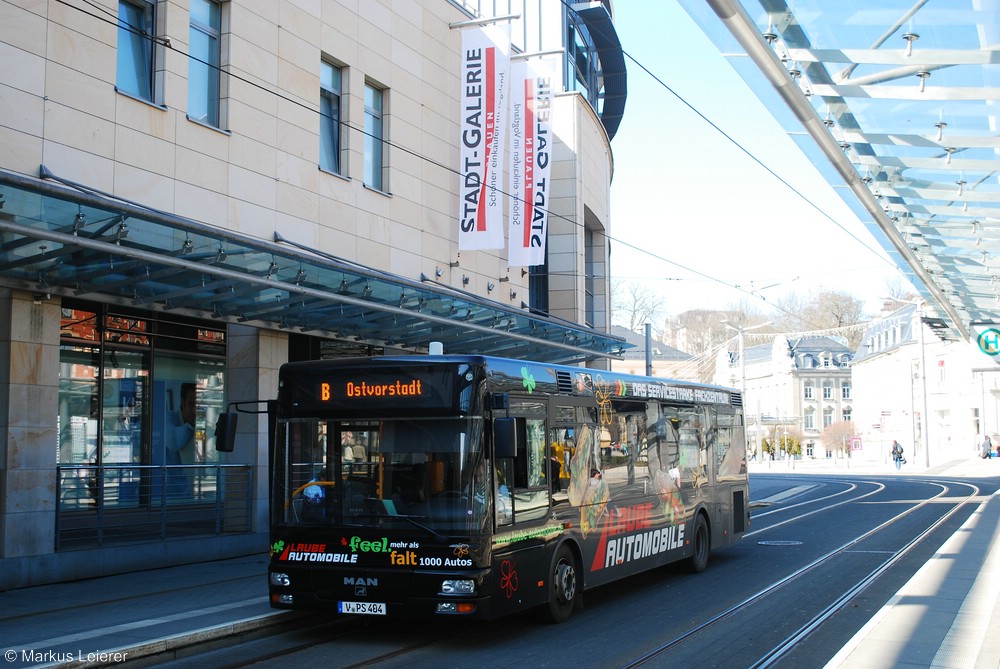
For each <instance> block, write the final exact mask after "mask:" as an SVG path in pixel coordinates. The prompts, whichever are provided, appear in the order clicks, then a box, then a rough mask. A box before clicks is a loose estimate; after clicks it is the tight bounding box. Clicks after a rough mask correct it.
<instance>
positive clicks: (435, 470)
mask: <svg viewBox="0 0 1000 669" xmlns="http://www.w3.org/2000/svg"><path fill="white" fill-rule="evenodd" d="M482 430H483V420H482V418H481V417H461V418H417V419H414V418H408V419H405V420H364V421H358V420H352V421H337V420H327V419H294V420H280V421H279V422H278V425H277V440H276V449H275V463H274V464H275V471H276V472H278V471H281V472H283V475H282V476H280V477H276V478H275V481H274V483H275V489H274V491H273V494H274V499H275V500H277V499H283V500H284V502H283V516H282V517H281V522H282V523H284V524H287V525H293V526H295V525H301V526H317V525H319V526H332V525H351V526H372V527H395V528H404V527H406V528H410V529H413V528H417V529H418V531H419V530H422V531H425V532H427V533H429V534H430V535H431V536H432V537H434V538H437V539H444V538H445V537H446V536H454V535H469V534H474V533H479V532H483V531H486V530H487V529H488V519H489V518H490V513H489V498H490V496H489V480H490V478H489V474H488V468H487V466H486V459H485V457H484V454H483V452H482V443H483V438H482V437H483V435H482Z"/></svg>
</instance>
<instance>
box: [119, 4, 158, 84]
mask: <svg viewBox="0 0 1000 669" xmlns="http://www.w3.org/2000/svg"><path fill="white" fill-rule="evenodd" d="M125 9H131V10H133V11H138V12H140V13H141V16H129V15H127V14H126V15H125V16H123V10H125ZM157 12H158V7H157V0H118V21H117V25H118V35H117V43H116V56H115V58H116V61H115V90H116V91H118V92H119V93H123V94H125V95H128V96H130V97H133V98H136V99H137V100H142V101H144V102H149V103H150V104H157V97H158V96H157V67H158V59H157V56H158V54H157V47H158V46H159V44H158V42H157V40H156V36H157V29H158V21H157V18H158V17H157ZM135 18H137V19H139V20H140V21H141V23H142V25H141V26H138V25H136V24H134V23H132V22H131V21H132V19H135ZM123 37H124V38H125V39H124V40H123V39H122V38H123ZM129 56H131V57H129ZM126 72H127V73H128V74H129V75H130V79H129V80H128V81H126V80H125V78H124V77H123V75H124V74H125V73H126Z"/></svg>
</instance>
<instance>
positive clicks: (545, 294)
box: [528, 248, 549, 314]
mask: <svg viewBox="0 0 1000 669" xmlns="http://www.w3.org/2000/svg"><path fill="white" fill-rule="evenodd" d="M528 306H530V307H531V308H532V309H534V310H536V311H540V312H542V313H546V314H547V313H548V312H549V250H548V248H546V249H545V262H544V263H543V264H541V265H532V266H531V267H529V268H528Z"/></svg>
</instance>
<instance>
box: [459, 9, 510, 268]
mask: <svg viewBox="0 0 1000 669" xmlns="http://www.w3.org/2000/svg"><path fill="white" fill-rule="evenodd" d="M460 78H461V79H460V80H461V82H462V84H461V85H462V93H461V105H462V110H461V129H460V131H461V138H460V140H461V155H460V160H461V165H460V168H459V172H460V175H461V176H460V179H461V185H460V188H459V193H460V196H461V201H460V203H459V236H458V248H459V250H460V251H466V250H468V251H475V250H486V249H502V248H503V208H502V203H503V198H502V195H503V189H504V183H503V178H504V150H505V147H506V146H507V142H506V133H507V124H508V121H507V106H508V104H509V102H510V100H509V98H510V95H509V89H510V39H509V37H508V36H507V35H506V34H505V33H504V32H503V31H501V30H500V29H498V28H496V27H495V26H489V27H485V28H467V29H465V30H464V31H462V72H461V74H460Z"/></svg>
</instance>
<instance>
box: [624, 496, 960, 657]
mask: <svg viewBox="0 0 1000 669" xmlns="http://www.w3.org/2000/svg"><path fill="white" fill-rule="evenodd" d="M928 483H931V484H933V485H940V486H941V491H940V492H939V493H938V494H937V495H934V496H932V497H931V498H929V499H925V500H922V501H921V502H920V503H919V504H915V505H913V506H911V507H909V508H907V509H906V510H904V511H902V512H901V513H898V514H896V515H894V516H892V517H891V518H889V519H887V520H885V521H884V522H882V523H880V524H878V525H877V526H875V527H873V528H872V529H870V530H868V531H866V532H864V533H862V534H860V535H858V536H857V537H854V538H853V539H851V540H850V541H847V542H845V543H843V544H841V545H840V546H837V547H836V548H834V549H833V550H830V551H827V552H826V553H824V554H823V555H821V556H820V557H818V558H816V559H814V560H812V561H811V562H809V563H808V564H806V565H804V566H802V567H799V568H798V569H796V570H795V571H793V572H791V573H790V574H788V575H786V576H784V577H782V578H780V579H779V580H777V581H775V582H773V583H771V584H769V585H768V586H766V587H764V588H762V589H760V590H758V591H757V592H756V593H754V594H752V595H751V596H749V597H746V598H744V599H743V600H742V601H740V602H738V603H736V604H734V605H733V606H731V607H729V608H727V609H726V610H725V611H723V612H721V613H719V614H717V615H715V616H713V617H711V618H709V619H707V620H705V621H703V622H701V623H700V624H698V625H696V626H694V627H692V628H691V629H689V630H687V631H685V632H684V633H683V634H681V635H679V636H677V637H674V638H673V639H670V640H669V641H667V642H665V643H663V644H660V645H658V646H656V647H655V648H653V649H651V650H649V651H647V652H645V653H643V654H642V655H641V656H639V657H637V658H635V659H634V660H632V661H630V662H627V663H625V664H623V665H621V669H631V668H633V667H641V666H643V665H646V664H649V663H650V662H652V661H653V660H656V659H657V658H660V657H662V656H663V655H665V654H666V653H667V652H669V651H671V650H672V649H674V648H676V647H678V646H680V645H681V644H684V643H685V642H687V641H689V640H691V639H693V638H695V637H697V636H698V635H701V634H704V633H707V632H709V631H711V630H713V629H714V628H716V627H717V626H718V625H719V624H720V623H722V622H723V621H726V620H729V619H731V618H733V617H735V616H738V615H740V614H746V613H749V612H750V610H751V609H752V607H753V606H754V605H755V604H757V603H759V602H760V601H761V600H763V599H765V598H767V597H769V596H771V595H773V594H774V593H776V592H778V591H781V590H782V589H784V588H787V587H789V586H790V585H791V584H792V583H794V582H795V581H797V580H798V579H799V578H800V577H802V576H803V575H804V574H806V573H809V572H811V571H813V570H815V569H816V568H817V567H820V566H821V565H824V564H827V563H830V562H831V561H832V560H834V559H835V558H837V557H838V556H840V555H843V554H844V553H845V552H847V551H849V550H850V549H851V548H853V547H854V546H856V545H857V544H859V543H861V542H862V541H865V540H867V539H870V538H872V537H874V536H876V535H878V534H879V533H882V532H885V531H886V530H887V529H888V528H890V527H892V526H893V525H894V524H896V523H898V522H900V521H901V520H902V519H904V518H906V517H907V516H909V515H910V514H913V513H915V512H916V511H917V510H919V509H922V508H924V507H929V506H930V505H932V504H934V503H936V502H938V501H939V500H940V499H941V498H943V497H944V496H945V495H946V494H947V493H948V492H949V491H950V488H949V487H948V485H947V484H942V483H939V482H928ZM949 484H950V485H957V486H964V487H969V488H971V489H972V492H971V493H970V494H968V495H966V496H965V497H964V498H961V499H960V500H957V501H956V502H955V503H954V505H953V506H951V507H950V508H949V509H948V510H947V511H946V512H945V513H943V514H941V516H940V517H938V518H937V519H936V520H935V521H934V522H932V523H931V524H930V525H928V526H927V527H926V528H925V529H924V530H923V531H921V532H920V533H919V534H918V535H917V536H915V537H914V538H913V539H911V540H910V541H909V542H907V543H906V544H905V545H903V546H902V547H901V548H899V549H897V550H896V551H894V552H892V553H891V554H890V555H889V557H888V558H887V559H885V560H884V561H882V562H881V563H880V564H879V565H877V566H876V567H875V568H874V569H872V570H870V571H869V572H868V573H866V574H865V575H863V576H862V577H861V578H860V579H857V580H856V582H855V583H854V585H853V586H852V587H850V588H849V589H848V590H846V591H845V592H843V593H842V594H841V595H840V596H839V597H837V598H836V599H835V600H834V601H833V602H831V603H829V604H828V605H827V606H825V607H824V608H823V609H822V610H821V611H820V612H819V613H817V614H816V615H814V616H812V617H811V618H810V619H809V620H808V621H807V622H806V623H805V624H803V625H801V626H799V627H798V628H797V629H795V630H794V632H793V633H792V634H789V635H786V636H785V638H783V639H782V640H781V641H780V642H779V643H777V644H775V645H774V646H773V647H772V648H771V649H769V650H768V651H767V652H766V653H764V654H763V655H761V656H760V657H759V658H758V659H757V660H753V661H750V662H748V663H747V664H746V665H745V666H746V667H748V669H764V668H766V667H773V666H775V665H776V664H778V663H779V662H780V661H781V660H782V659H783V658H784V657H786V656H787V655H788V654H789V653H790V652H791V651H792V650H793V649H794V648H795V647H796V646H797V645H798V644H799V643H801V642H802V640H803V639H805V638H806V637H807V636H808V635H809V634H810V633H812V632H813V631H814V630H815V629H816V628H818V627H819V626H820V625H821V624H822V623H823V622H825V621H827V620H829V619H830V618H831V617H832V616H833V615H835V614H836V613H837V612H838V611H841V610H842V609H844V608H845V607H847V606H848V605H849V604H850V602H852V601H853V600H854V599H855V598H856V597H857V596H858V595H859V594H860V593H861V592H862V591H864V590H865V589H866V588H868V587H869V586H870V585H871V584H872V583H874V582H875V581H876V580H877V579H878V578H880V577H881V576H882V575H884V574H885V573H886V572H887V571H888V570H889V569H891V568H892V567H893V566H894V565H896V564H897V563H898V562H899V561H900V560H902V559H903V558H904V557H905V556H906V555H908V554H909V553H910V552H911V551H912V550H913V549H914V548H916V547H917V546H919V545H920V544H921V543H922V542H924V541H926V540H927V539H928V537H929V536H930V535H931V534H933V532H934V531H935V530H937V529H939V528H940V527H941V526H942V525H943V524H944V523H945V522H946V521H947V520H948V519H949V518H951V517H952V516H954V515H955V514H956V513H958V512H959V510H960V509H961V508H962V507H964V506H965V505H966V504H969V503H972V502H973V500H975V499H976V498H977V497H978V496H979V494H980V489H979V487H978V486H975V485H973V484H969V483H962V482H955V481H951V482H949ZM884 488H885V486H884V485H882V486H880V487H877V489H876V490H873V491H871V492H868V493H865V494H863V495H860V496H859V497H855V498H852V499H849V500H843V501H842V502H840V503H838V504H836V505H834V506H841V505H843V504H848V503H852V502H856V501H859V500H861V499H864V498H867V497H870V496H872V495H874V494H876V493H877V492H879V491H881V490H882V489H884ZM816 501H818V500H811V501H810V502H803V503H800V504H797V505H795V506H803V505H807V504H811V503H815V502H816ZM830 508H833V507H825V508H823V509H819V510H813V511H809V512H807V513H804V514H799V515H797V516H795V517H794V518H789V519H786V520H783V521H781V522H779V523H776V524H774V525H770V526H768V527H766V528H763V529H761V530H756V531H754V532H753V533H749V534H747V535H746V537H744V538H747V537H749V536H750V535H751V534H754V535H756V534H761V533H764V532H767V531H769V530H773V529H775V528H777V527H781V526H784V525H787V524H789V523H793V522H796V521H800V520H802V519H804V518H806V517H809V516H812V515H814V514H816V513H818V512H820V511H827V510H829V509H830ZM784 510H787V509H784Z"/></svg>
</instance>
